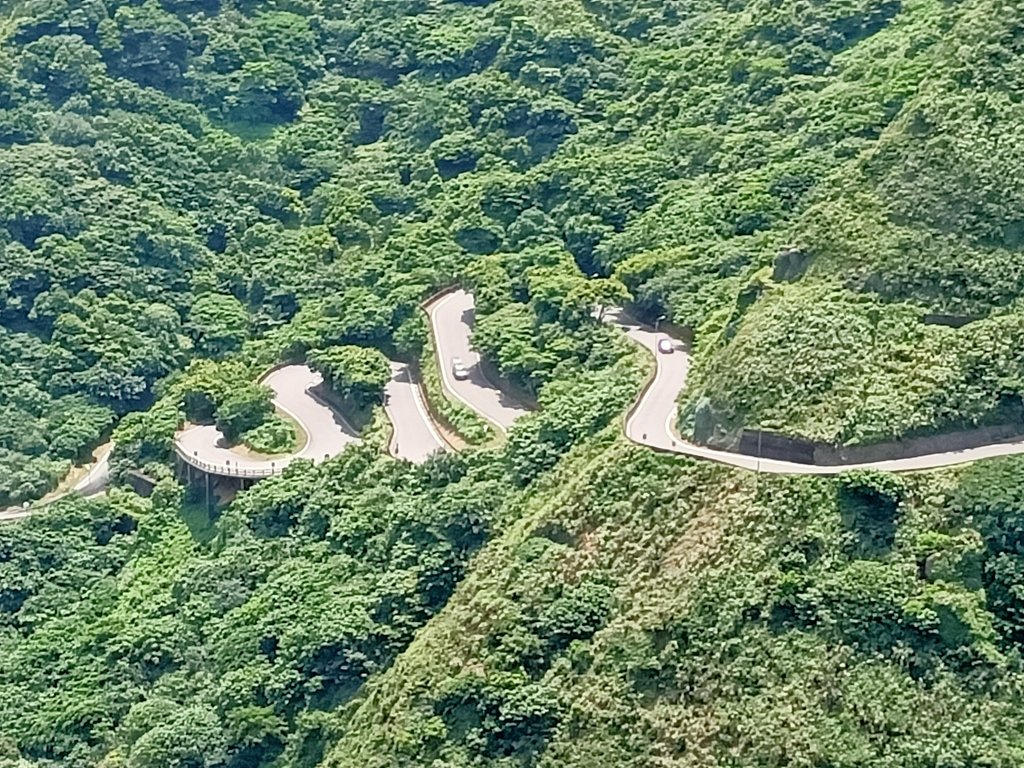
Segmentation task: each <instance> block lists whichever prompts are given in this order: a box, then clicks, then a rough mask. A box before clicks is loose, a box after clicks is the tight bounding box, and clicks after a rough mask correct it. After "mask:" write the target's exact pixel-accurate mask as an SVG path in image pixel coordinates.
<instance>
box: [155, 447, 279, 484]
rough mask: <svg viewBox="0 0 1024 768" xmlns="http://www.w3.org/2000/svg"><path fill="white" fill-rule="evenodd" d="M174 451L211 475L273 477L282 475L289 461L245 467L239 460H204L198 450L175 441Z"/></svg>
mask: <svg viewBox="0 0 1024 768" xmlns="http://www.w3.org/2000/svg"><path fill="white" fill-rule="evenodd" d="M174 452H175V453H176V454H177V455H178V458H179V459H181V460H182V461H184V462H185V463H186V464H188V465H190V466H192V467H195V468H196V469H199V470H202V471H203V472H207V473H209V474H211V475H219V476H221V477H246V478H262V477H273V476H275V475H280V474H281V473H282V472H284V470H285V467H287V466H288V461H287V460H284V461H280V462H275V461H272V462H270V466H269V467H243V466H240V465H239V464H238V463H237V462H235V463H232V462H231V461H226V462H210V461H203V460H202V459H200V458H199V456H198V455H197V454H196V452H193V453H189V452H188V451H186V450H185V449H184V448H182V447H181V444H180V443H178V442H177V441H175V443H174Z"/></svg>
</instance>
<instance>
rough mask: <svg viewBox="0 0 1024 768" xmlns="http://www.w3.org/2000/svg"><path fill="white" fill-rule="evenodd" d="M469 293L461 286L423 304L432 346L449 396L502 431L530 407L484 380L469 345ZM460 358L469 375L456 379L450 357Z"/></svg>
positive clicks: (471, 313)
mask: <svg viewBox="0 0 1024 768" xmlns="http://www.w3.org/2000/svg"><path fill="white" fill-rule="evenodd" d="M474 306H475V305H474V302H473V296H472V294H470V293H467V292H466V291H463V290H458V291H453V292H452V293H449V294H446V295H445V296H442V297H441V298H440V299H438V300H437V301H434V302H432V303H431V304H430V306H428V307H427V314H428V315H429V316H430V326H431V328H432V329H433V332H434V348H435V349H436V350H437V356H438V363H439V365H440V366H441V381H442V383H443V384H444V388H445V389H446V390H447V391H448V394H450V395H451V396H452V397H454V398H455V399H456V400H459V401H461V402H462V403H463V404H464V405H467V406H468V407H470V408H472V409H473V410H474V411H476V412H477V413H478V414H480V415H481V416H483V417H484V418H485V419H486V420H487V421H489V422H491V423H492V424H494V425H495V426H497V427H498V428H499V429H500V430H501V431H502V432H506V431H508V428H509V427H511V426H512V425H513V424H514V423H515V421H516V419H519V418H520V417H522V416H525V415H526V414H528V413H529V412H530V411H529V409H527V408H525V407H524V406H523V405H522V404H521V403H519V402H517V401H515V400H513V399H512V398H511V397H509V396H508V395H506V394H504V393H503V392H502V391H501V390H500V389H498V387H496V386H495V385H494V384H492V383H491V382H490V381H488V379H487V377H486V376H484V373H483V371H482V370H481V368H480V355H478V354H477V353H476V351H475V350H474V349H473V348H472V347H471V346H470V343H469V339H470V334H471V333H472V331H473V322H474V320H475V313H474ZM456 357H458V358H461V359H462V362H463V363H464V364H465V366H466V368H468V369H469V378H468V379H466V380H464V381H457V380H456V379H455V377H454V376H453V375H452V360H453V359H455V358H456Z"/></svg>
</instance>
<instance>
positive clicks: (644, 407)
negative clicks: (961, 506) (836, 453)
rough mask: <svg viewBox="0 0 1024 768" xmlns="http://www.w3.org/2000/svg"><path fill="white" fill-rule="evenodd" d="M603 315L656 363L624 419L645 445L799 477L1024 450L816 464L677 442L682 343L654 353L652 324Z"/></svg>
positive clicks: (686, 358) (1018, 445)
mask: <svg viewBox="0 0 1024 768" xmlns="http://www.w3.org/2000/svg"><path fill="white" fill-rule="evenodd" d="M605 319H606V320H607V321H608V322H611V323H613V324H614V325H616V326H618V327H619V328H621V329H622V331H623V332H624V333H625V334H626V335H627V336H628V337H629V338H631V339H632V340H633V341H635V342H637V343H638V344H640V345H641V346H643V347H644V348H646V349H647V350H648V351H650V352H651V353H652V354H653V355H654V359H655V361H656V365H657V368H656V372H655V376H654V380H653V381H652V382H651V384H650V386H649V387H648V388H647V389H646V391H644V393H643V394H642V395H641V396H640V400H639V401H638V402H637V404H636V405H635V406H634V408H633V411H632V413H631V415H630V417H629V418H628V419H627V421H626V437H628V438H629V439H630V440H632V441H633V442H635V443H639V444H640V445H644V446H647V447H649V448H654V449H656V450H659V451H667V452H671V453H677V454H680V455H683V456H692V457H693V458H697V459H708V460H711V461H716V462H718V463H720V464H728V465H729V466H732V467H740V468H742V469H749V470H754V471H758V472H770V473H775V474H800V475H835V474H839V473H840V472H846V471H848V470H851V469H877V470H882V471H887V472H911V471H916V470H924V469H937V468H939V467H948V466H953V465H956V464H965V463H967V462H971V461H977V460H978V459H987V458H992V457H995V456H1009V455H1012V454H1018V453H1024V440H1022V441H1017V442H1005V443H995V444H991V445H984V446H981V447H978V448H968V449H964V450H959V451H946V452H942V453H929V454H923V455H920V456H912V457H908V458H901V459H890V460H887V461H873V462H862V463H850V464H836V465H817V464H803V463H799V462H793V461H780V460H777V459H764V458H760V459H759V458H758V457H756V456H749V455H746V454H741V453H733V452H732V451H723V450H718V449H715V448H708V447H706V446H703V445H696V444H694V443H690V442H687V441H686V440H683V438H682V437H680V435H679V433H678V432H677V431H676V427H675V424H676V417H677V407H676V400H677V398H678V397H679V393H680V392H682V390H683V388H684V387H685V386H686V377H687V374H688V373H689V370H690V355H689V352H688V351H687V349H686V347H685V346H684V345H683V344H682V342H680V341H679V340H677V339H672V343H673V345H674V347H675V349H674V351H673V352H671V353H668V354H665V353H661V352H658V339H661V338H670V337H669V336H667V335H666V334H665V333H655V332H654V330H653V329H652V328H650V327H648V326H645V325H643V324H641V323H639V322H637V321H636V320H634V319H632V318H631V317H629V316H628V315H627V314H625V313H624V312H622V311H621V310H610V311H608V312H607V313H606V314H605Z"/></svg>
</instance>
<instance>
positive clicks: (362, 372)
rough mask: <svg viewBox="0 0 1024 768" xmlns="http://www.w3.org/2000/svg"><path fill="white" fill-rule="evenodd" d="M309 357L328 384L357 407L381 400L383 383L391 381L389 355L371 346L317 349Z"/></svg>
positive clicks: (367, 405) (365, 406)
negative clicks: (386, 355)
mask: <svg viewBox="0 0 1024 768" xmlns="http://www.w3.org/2000/svg"><path fill="white" fill-rule="evenodd" d="M308 359H309V363H310V365H312V366H313V368H314V369H315V370H317V371H319V372H320V373H322V374H323V377H324V382H325V383H326V384H327V386H329V387H330V388H331V389H333V390H334V391H335V392H337V393H338V394H339V395H341V396H342V397H343V398H345V399H346V400H348V401H349V402H351V403H353V404H354V405H355V406H356V407H357V408H367V407H369V406H371V405H373V404H374V403H379V402H381V398H382V397H383V395H384V386H385V385H386V384H387V383H388V382H389V381H390V380H391V366H390V365H389V364H388V360H387V358H386V357H384V355H383V354H381V353H380V352H379V351H377V350H376V349H371V348H369V347H356V346H352V345H346V346H340V347H332V348H329V349H318V350H313V351H312V352H310V353H309V355H308Z"/></svg>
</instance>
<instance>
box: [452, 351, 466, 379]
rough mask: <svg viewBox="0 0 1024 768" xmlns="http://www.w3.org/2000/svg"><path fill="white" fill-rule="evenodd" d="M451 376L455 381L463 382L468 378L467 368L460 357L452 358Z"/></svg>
mask: <svg viewBox="0 0 1024 768" xmlns="http://www.w3.org/2000/svg"><path fill="white" fill-rule="evenodd" d="M452 376H454V377H455V380H456V381H465V380H466V379H468V378H469V368H467V367H466V364H465V363H463V362H462V358H461V357H453V358H452Z"/></svg>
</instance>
